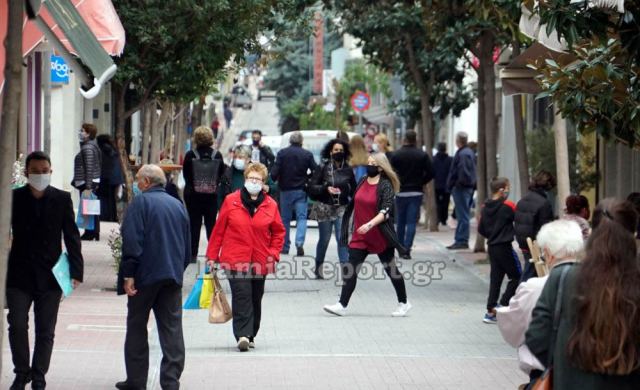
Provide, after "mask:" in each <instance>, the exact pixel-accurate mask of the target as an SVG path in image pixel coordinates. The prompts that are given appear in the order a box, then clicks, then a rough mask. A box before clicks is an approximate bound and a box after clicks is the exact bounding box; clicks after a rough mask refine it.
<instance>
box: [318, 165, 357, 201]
mask: <svg viewBox="0 0 640 390" xmlns="http://www.w3.org/2000/svg"><path fill="white" fill-rule="evenodd" d="M328 187H337V188H340V191H341V192H340V197H339V200H340V205H346V204H348V203H349V201H350V200H351V198H353V195H354V194H355V191H356V177H355V175H354V174H353V169H352V168H351V167H350V166H349V164H347V163H344V166H343V167H342V168H336V167H335V165H333V164H332V163H331V162H330V161H325V162H323V163H322V164H321V165H319V166H318V168H316V170H315V171H313V176H312V177H311V181H310V182H309V187H308V192H309V196H310V197H311V198H312V199H313V200H316V201H319V202H322V203H326V204H329V205H333V204H334V203H333V197H332V196H331V194H329V192H328V191H327V188H328Z"/></svg>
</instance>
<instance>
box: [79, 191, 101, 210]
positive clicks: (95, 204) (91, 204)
mask: <svg viewBox="0 0 640 390" xmlns="http://www.w3.org/2000/svg"><path fill="white" fill-rule="evenodd" d="M82 215H100V200H98V199H95V196H94V195H91V198H89V199H84V198H83V199H82Z"/></svg>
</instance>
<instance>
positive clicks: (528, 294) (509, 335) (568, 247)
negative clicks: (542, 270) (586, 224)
mask: <svg viewBox="0 0 640 390" xmlns="http://www.w3.org/2000/svg"><path fill="white" fill-rule="evenodd" d="M536 241H537V242H538V245H539V246H540V249H541V250H542V253H544V260H545V264H546V266H547V267H548V268H549V269H550V270H553V269H554V268H556V267H561V266H562V267H564V266H572V265H574V264H576V263H577V261H578V260H577V258H578V256H579V255H580V254H581V253H582V250H583V248H584V241H583V240H582V235H581V234H580V229H579V227H578V225H577V224H576V223H575V222H573V221H553V222H549V223H548V224H546V225H544V226H543V227H542V229H540V232H539V233H538V236H537V237H536ZM548 278H549V276H548V275H545V276H543V277H538V278H530V279H529V280H527V281H526V282H522V283H520V285H519V286H518V289H517V290H516V293H515V295H514V296H513V297H512V298H511V299H510V300H509V306H502V307H499V308H498V309H497V314H498V328H499V329H500V333H502V337H503V338H504V340H505V341H506V342H507V343H509V344H510V345H511V346H512V347H515V348H518V360H519V361H520V369H521V370H522V371H524V372H525V374H527V375H529V381H530V382H533V381H534V380H536V379H537V378H538V377H540V375H542V371H544V365H543V364H542V363H541V362H540V361H539V360H538V359H537V358H536V357H535V356H534V355H533V354H532V353H531V351H530V350H529V348H528V347H527V346H526V345H525V343H524V337H525V333H526V331H527V328H528V327H529V323H531V314H532V312H533V308H534V307H535V306H536V302H538V298H539V297H540V294H541V293H542V289H543V287H544V285H545V283H546V282H547V279H548Z"/></svg>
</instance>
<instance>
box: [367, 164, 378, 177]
mask: <svg viewBox="0 0 640 390" xmlns="http://www.w3.org/2000/svg"><path fill="white" fill-rule="evenodd" d="M379 174H380V171H379V170H378V167H376V166H375V165H367V176H369V177H376V176H378V175H379Z"/></svg>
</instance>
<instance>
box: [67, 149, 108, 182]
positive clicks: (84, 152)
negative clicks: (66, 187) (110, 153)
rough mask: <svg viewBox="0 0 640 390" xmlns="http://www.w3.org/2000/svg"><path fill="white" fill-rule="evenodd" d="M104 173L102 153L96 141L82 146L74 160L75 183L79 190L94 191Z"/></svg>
mask: <svg viewBox="0 0 640 390" xmlns="http://www.w3.org/2000/svg"><path fill="white" fill-rule="evenodd" d="M101 173H102V152H101V151H100V147H99V146H98V143H97V142H96V141H95V140H89V141H85V142H83V143H82V144H81V145H80V152H78V154H76V157H75V159H74V160H73V181H72V182H71V185H73V186H74V187H75V188H78V189H89V190H90V189H94V188H95V187H97V186H98V184H99V183H100V174H101Z"/></svg>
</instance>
